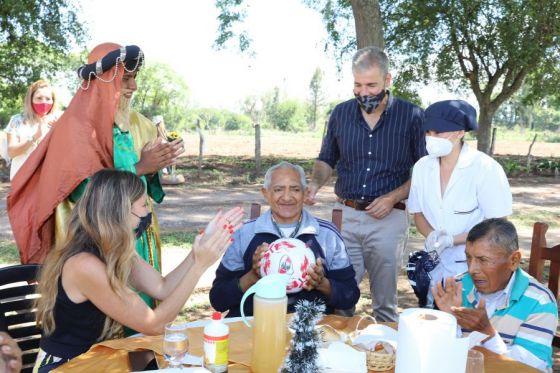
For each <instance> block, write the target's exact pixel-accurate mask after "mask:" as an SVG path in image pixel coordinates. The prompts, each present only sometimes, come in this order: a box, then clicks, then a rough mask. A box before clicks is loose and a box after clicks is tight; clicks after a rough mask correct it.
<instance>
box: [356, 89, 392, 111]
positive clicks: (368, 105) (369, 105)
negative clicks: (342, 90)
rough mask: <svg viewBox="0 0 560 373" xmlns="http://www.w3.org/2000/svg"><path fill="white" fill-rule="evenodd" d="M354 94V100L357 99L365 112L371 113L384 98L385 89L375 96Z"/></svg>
mask: <svg viewBox="0 0 560 373" xmlns="http://www.w3.org/2000/svg"><path fill="white" fill-rule="evenodd" d="M354 96H355V97H356V100H358V104H360V107H361V108H362V109H364V111H365V112H366V113H368V114H371V113H373V111H374V110H375V109H377V107H378V106H379V104H380V103H381V101H383V99H384V98H385V90H382V91H381V92H380V93H379V94H378V95H375V96H360V95H356V94H355V95H354Z"/></svg>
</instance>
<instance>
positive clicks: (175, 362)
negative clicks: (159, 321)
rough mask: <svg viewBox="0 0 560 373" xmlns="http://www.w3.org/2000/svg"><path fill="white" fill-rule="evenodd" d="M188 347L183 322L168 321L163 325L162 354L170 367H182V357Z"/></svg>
mask: <svg viewBox="0 0 560 373" xmlns="http://www.w3.org/2000/svg"><path fill="white" fill-rule="evenodd" d="M188 349H189V338H188V336H187V328H186V325H185V323H178V322H170V323H168V324H166V325H165V336H164V337H163V356H164V357H165V360H166V361H167V362H168V363H169V367H170V368H178V367H182V366H183V365H182V364H181V362H182V360H183V357H185V354H186V353H187V351H188Z"/></svg>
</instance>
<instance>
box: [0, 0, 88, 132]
mask: <svg viewBox="0 0 560 373" xmlns="http://www.w3.org/2000/svg"><path fill="white" fill-rule="evenodd" d="M85 33H86V31H85V27H84V26H83V24H82V22H80V21H79V19H78V16H77V8H76V6H75V5H74V2H73V1H71V0H27V1H21V0H2V3H1V6H0V124H1V125H3V126H4V125H5V124H6V123H7V120H8V119H9V116H10V115H12V114H15V113H17V112H20V111H21V105H22V102H23V96H24V95H25V92H26V90H27V87H28V86H29V85H30V84H31V83H32V82H34V81H35V80H38V79H40V78H46V79H52V78H53V77H54V76H55V75H57V73H58V72H60V71H66V70H73V69H75V68H77V66H70V65H71V62H72V61H75V60H74V59H72V58H70V57H69V56H68V53H69V51H70V50H71V49H72V48H73V47H74V46H75V45H81V44H82V42H83V38H84V36H85Z"/></svg>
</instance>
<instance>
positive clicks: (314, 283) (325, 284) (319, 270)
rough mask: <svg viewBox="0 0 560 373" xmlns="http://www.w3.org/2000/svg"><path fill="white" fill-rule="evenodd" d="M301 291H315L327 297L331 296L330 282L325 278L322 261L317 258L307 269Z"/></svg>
mask: <svg viewBox="0 0 560 373" xmlns="http://www.w3.org/2000/svg"><path fill="white" fill-rule="evenodd" d="M303 289H304V290H307V291H311V290H313V289H317V290H319V291H320V292H321V293H323V294H325V295H326V296H327V297H330V296H331V282H330V281H329V279H328V278H326V277H325V270H324V268H323V259H321V258H317V261H316V262H315V264H311V265H310V266H309V268H307V274H306V276H305V284H303Z"/></svg>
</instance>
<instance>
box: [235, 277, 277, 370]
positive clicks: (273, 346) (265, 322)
mask: <svg viewBox="0 0 560 373" xmlns="http://www.w3.org/2000/svg"><path fill="white" fill-rule="evenodd" d="M287 281H288V276H285V275H278V274H273V275H268V276H266V277H263V278H261V279H260V280H259V281H258V282H257V283H256V284H255V285H253V286H251V287H250V288H249V289H247V291H246V292H245V294H244V295H243V299H242V300H241V315H242V316H243V319H244V320H243V321H244V322H245V323H246V324H247V325H249V323H248V322H247V320H245V313H244V310H243V304H244V303H245V299H246V298H247V296H249V295H250V294H252V293H255V298H254V300H253V314H254V316H255V319H254V321H253V351H252V355H251V371H252V372H254V373H271V372H277V371H278V368H280V366H281V365H282V362H283V361H284V357H285V355H286V337H287V333H288V327H287V324H286V313H287V309H288V297H287V296H286V283H287ZM249 326H250V325H249Z"/></svg>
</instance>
